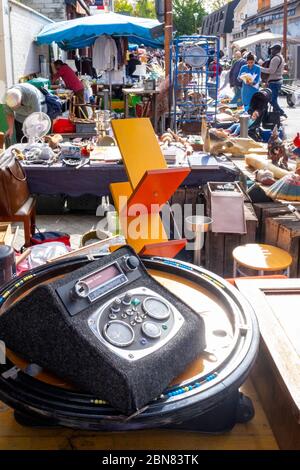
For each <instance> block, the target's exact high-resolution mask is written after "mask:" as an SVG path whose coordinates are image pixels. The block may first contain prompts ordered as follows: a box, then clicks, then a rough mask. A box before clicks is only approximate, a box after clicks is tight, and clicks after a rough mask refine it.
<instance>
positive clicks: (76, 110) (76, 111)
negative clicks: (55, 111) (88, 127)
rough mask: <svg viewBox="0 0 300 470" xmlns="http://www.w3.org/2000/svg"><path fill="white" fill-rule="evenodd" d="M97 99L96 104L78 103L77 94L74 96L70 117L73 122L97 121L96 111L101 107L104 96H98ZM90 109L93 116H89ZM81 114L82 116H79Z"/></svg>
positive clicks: (71, 101) (71, 102)
mask: <svg viewBox="0 0 300 470" xmlns="http://www.w3.org/2000/svg"><path fill="white" fill-rule="evenodd" d="M96 98H97V100H96V102H95V104H90V103H78V99H77V97H76V96H75V95H73V96H72V98H71V100H70V108H69V119H70V121H72V122H84V121H85V122H95V121H96V113H95V111H96V110H98V109H101V103H102V98H101V97H100V96H98V97H96ZM88 109H91V110H92V116H91V117H89V116H88ZM79 116H81V117H79Z"/></svg>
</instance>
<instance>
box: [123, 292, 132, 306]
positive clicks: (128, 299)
mask: <svg viewBox="0 0 300 470" xmlns="http://www.w3.org/2000/svg"><path fill="white" fill-rule="evenodd" d="M122 303H123V304H124V305H130V304H131V295H130V294H128V293H126V294H125V295H124V297H123V300H122Z"/></svg>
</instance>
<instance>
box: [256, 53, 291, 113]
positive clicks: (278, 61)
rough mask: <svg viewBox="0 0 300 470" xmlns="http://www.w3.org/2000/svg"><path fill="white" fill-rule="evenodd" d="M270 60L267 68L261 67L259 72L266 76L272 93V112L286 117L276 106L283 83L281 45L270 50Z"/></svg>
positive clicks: (277, 105)
mask: <svg viewBox="0 0 300 470" xmlns="http://www.w3.org/2000/svg"><path fill="white" fill-rule="evenodd" d="M270 52H271V59H270V62H269V65H268V67H263V66H261V72H263V73H264V74H268V80H267V84H268V88H270V90H271V91H272V97H271V105H272V107H273V111H274V112H275V113H276V112H277V113H278V114H279V116H284V117H287V115H286V114H285V112H284V110H283V109H282V108H281V107H280V106H279V104H278V96H279V92H280V90H281V87H282V83H283V70H284V58H283V56H282V54H281V45H280V44H274V45H273V46H272V47H271V48H270Z"/></svg>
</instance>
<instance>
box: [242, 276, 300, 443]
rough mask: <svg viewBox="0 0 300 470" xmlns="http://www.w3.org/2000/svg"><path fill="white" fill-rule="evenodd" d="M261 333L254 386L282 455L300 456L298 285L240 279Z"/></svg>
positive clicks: (294, 281)
mask: <svg viewBox="0 0 300 470" xmlns="http://www.w3.org/2000/svg"><path fill="white" fill-rule="evenodd" d="M236 285H237V287H238V289H239V290H240V292H241V293H242V294H244V296H245V297H246V298H247V299H248V300H249V301H250V303H251V304H252V307H253V308H254V310H255V312H256V315H257V318H258V322H259V327H260V333H261V345H260V351H259V355H258V359H257V361H256V364H255V366H254V368H253V371H252V378H253V383H254V384H255V388H256V390H257V392H258V395H259V398H260V400H261V402H262V405H263V407H264V410H265V412H266V414H267V417H268V418H269V421H270V424H271V427H272V430H273V432H274V435H275V437H276V439H277V441H278V444H279V447H280V448H281V449H297V450H300V380H299V378H300V343H299V338H300V316H299V305H300V279H251V280H250V279H248V280H247V279H237V280H236Z"/></svg>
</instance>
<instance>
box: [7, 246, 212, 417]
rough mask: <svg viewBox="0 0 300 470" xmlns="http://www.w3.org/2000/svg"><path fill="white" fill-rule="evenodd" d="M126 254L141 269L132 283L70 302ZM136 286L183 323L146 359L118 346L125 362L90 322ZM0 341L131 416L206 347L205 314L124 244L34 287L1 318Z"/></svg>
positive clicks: (129, 273) (130, 281) (159, 392)
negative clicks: (83, 283)
mask: <svg viewBox="0 0 300 470" xmlns="http://www.w3.org/2000/svg"><path fill="white" fill-rule="evenodd" d="M128 256H134V257H135V259H136V260H138V261H139V266H138V268H137V269H136V271H135V273H133V271H132V272H128V273H127V274H126V275H127V277H128V279H129V280H128V281H127V283H125V284H124V285H123V286H121V287H118V288H114V289H113V290H112V291H109V292H107V293H106V294H105V295H102V296H101V297H100V298H99V299H96V301H93V302H88V303H87V304H85V303H84V302H86V299H83V300H82V299H81V300H79V301H78V302H77V301H76V302H75V303H73V304H72V302H71V304H70V305H69V304H68V302H69V300H66V299H71V297H68V295H69V294H68V292H69V286H72V285H75V283H76V282H77V281H78V279H80V278H81V279H82V277H85V276H87V275H89V274H90V273H92V272H95V271H97V270H99V269H102V268H103V267H105V266H107V265H111V263H114V262H118V263H120V265H121V266H123V264H122V263H123V261H122V260H124V259H128ZM126 257H127V258H126ZM124 272H125V271H124ZM123 275H124V274H122V276H123ZM138 288H144V290H147V289H151V291H154V292H155V293H156V294H157V295H159V296H161V297H162V298H164V299H166V301H167V302H169V304H171V305H173V306H174V307H176V308H175V310H176V309H177V310H178V311H179V312H180V315H181V316H182V317H183V318H182V324H181V326H180V328H179V329H178V331H177V332H176V334H174V335H173V336H172V337H171V339H169V340H165V341H162V345H161V346H160V347H159V348H158V349H156V350H154V351H153V352H151V353H147V354H146V355H145V356H144V357H141V358H138V359H136V360H131V361H130V360H127V359H126V357H124V352H123V351H124V350H125V352H126V348H121V349H122V351H121V352H122V354H123V357H122V356H120V355H119V354H117V353H116V352H115V351H116V350H114V348H113V347H111V346H110V347H107V344H106V343H105V341H104V340H103V338H102V339H101V341H100V340H99V337H97V335H96V334H95V333H94V332H93V331H92V328H91V327H90V324H89V322H91V318H93V316H94V315H95V312H96V313H97V311H99V309H100V310H101V308H102V306H103V305H104V304H105V303H107V302H108V303H109V301H110V300H112V301H113V299H115V298H116V296H118V295H125V293H126V292H127V291H128V289H129V290H133V291H134V289H137V290H138ZM178 295H180V293H179V292H178ZM66 296H67V297H66ZM80 302H81V303H80ZM77 304H78V305H79V307H78V305H77ZM97 309H98V310H97ZM199 310H201V306H200V305H199ZM144 316H146V315H144ZM123 323H124V322H123ZM160 323H161V322H160ZM152 326H153V323H152ZM134 328H135V329H136V328H140V325H136V326H135V327H134ZM165 328H167V327H165ZM139 331H140V330H139ZM0 338H1V339H2V340H3V341H5V344H6V346H7V347H8V348H10V349H11V350H13V351H14V352H16V353H18V354H20V356H22V357H24V358H25V359H27V360H28V361H30V362H33V363H36V364H39V365H40V366H42V367H45V368H47V369H49V370H51V371H53V372H54V373H56V374H57V375H58V376H60V377H62V378H63V379H68V380H70V381H71V382H72V383H73V384H75V385H76V386H77V387H78V388H79V389H80V390H82V391H86V392H89V393H92V394H94V395H95V396H96V397H97V398H99V399H104V400H106V401H108V402H109V403H110V404H111V405H112V406H114V407H115V408H117V409H118V410H120V411H121V412H122V413H124V414H131V413H132V412H134V411H136V410H138V409H140V408H141V407H143V406H144V405H146V404H147V403H149V402H150V401H151V400H153V399H155V398H156V397H158V396H159V395H160V394H161V393H162V391H163V390H164V389H165V388H166V387H167V386H168V385H169V383H170V382H171V380H172V379H174V378H175V377H176V376H177V375H179V374H180V373H182V372H183V371H184V370H185V368H186V367H187V365H188V364H189V363H191V362H192V361H193V360H194V359H196V357H197V356H199V354H200V353H201V352H202V351H203V349H204V348H205V328H204V322H203V319H202V318H201V316H200V315H198V314H197V313H195V312H194V311H193V310H192V309H191V308H190V307H189V306H187V305H186V304H185V303H184V302H182V300H181V299H180V298H178V297H176V296H174V295H173V294H171V293H170V292H169V291H168V290H167V289H166V288H164V287H163V286H162V285H161V284H160V283H158V282H157V281H156V280H155V279H154V278H153V277H152V276H150V275H149V274H148V272H147V270H146V269H145V267H144V266H143V264H142V262H141V261H140V260H139V258H138V257H137V255H136V254H135V252H134V251H133V250H132V249H131V248H130V247H122V248H120V249H118V250H116V251H115V252H114V253H112V254H111V255H108V256H104V257H103V258H101V259H100V260H97V261H94V262H91V263H89V264H88V265H86V266H85V267H84V268H81V269H77V270H75V271H73V272H72V273H70V274H67V275H65V276H64V278H60V279H57V280H54V281H52V282H50V283H48V284H41V285H39V286H38V287H36V288H35V289H34V290H32V291H31V292H30V293H29V294H28V295H27V296H26V297H24V298H22V299H21V300H20V301H18V302H17V303H15V304H14V305H12V306H11V307H10V308H9V309H8V310H6V311H5V312H4V313H3V314H2V315H1V316H0ZM140 342H141V340H139V344H140ZM141 348H142V346H141ZM142 352H143V350H142Z"/></svg>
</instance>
